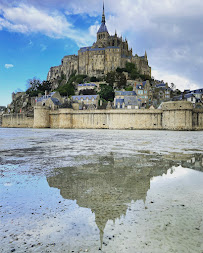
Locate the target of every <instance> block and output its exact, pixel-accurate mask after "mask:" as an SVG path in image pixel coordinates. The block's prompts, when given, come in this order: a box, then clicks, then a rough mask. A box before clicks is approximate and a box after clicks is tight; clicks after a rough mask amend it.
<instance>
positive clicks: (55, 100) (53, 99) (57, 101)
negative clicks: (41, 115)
mask: <svg viewBox="0 0 203 253" xmlns="http://www.w3.org/2000/svg"><path fill="white" fill-rule="evenodd" d="M51 100H52V102H53V103H54V104H55V105H61V103H60V101H59V100H58V99H57V98H51Z"/></svg>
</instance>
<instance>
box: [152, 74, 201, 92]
mask: <svg viewBox="0 0 203 253" xmlns="http://www.w3.org/2000/svg"><path fill="white" fill-rule="evenodd" d="M152 76H153V77H155V79H158V80H164V81H165V82H167V83H168V84H169V86H170V84H171V83H174V84H175V85H176V88H178V89H180V90H181V91H184V90H186V89H191V90H195V89H198V87H199V85H198V84H197V83H196V82H195V81H193V80H189V79H188V78H186V77H184V76H179V75H176V74H170V73H168V72H164V71H159V70H152Z"/></svg>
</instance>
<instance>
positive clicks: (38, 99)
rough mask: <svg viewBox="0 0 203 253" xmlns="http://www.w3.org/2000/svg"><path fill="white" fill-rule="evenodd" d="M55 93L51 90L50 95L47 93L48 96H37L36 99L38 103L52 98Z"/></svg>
mask: <svg viewBox="0 0 203 253" xmlns="http://www.w3.org/2000/svg"><path fill="white" fill-rule="evenodd" d="M54 94H55V92H51V93H50V94H49V95H46V96H45V95H44V96H42V97H40V98H38V97H37V98H36V99H35V100H36V102H37V103H38V102H42V101H43V100H47V99H49V98H51V97H52V96H53V95H54Z"/></svg>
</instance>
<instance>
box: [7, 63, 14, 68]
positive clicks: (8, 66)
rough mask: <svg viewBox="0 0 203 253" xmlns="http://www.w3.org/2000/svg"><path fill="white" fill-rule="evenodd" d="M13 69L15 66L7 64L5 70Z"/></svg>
mask: <svg viewBox="0 0 203 253" xmlns="http://www.w3.org/2000/svg"><path fill="white" fill-rule="evenodd" d="M13 67H14V65H13V64H5V68H6V69H10V68H13Z"/></svg>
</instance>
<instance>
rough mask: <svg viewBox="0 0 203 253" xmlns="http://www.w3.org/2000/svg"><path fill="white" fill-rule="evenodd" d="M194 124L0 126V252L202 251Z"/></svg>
mask: <svg viewBox="0 0 203 253" xmlns="http://www.w3.org/2000/svg"><path fill="white" fill-rule="evenodd" d="M202 140H203V132H169V131H110V130H101V131H100V130H99V131H98V130H97V131H95V130H33V129H0V164H1V167H0V217H1V219H0V239H1V244H0V252H116V253H117V252H129V253H131V252H132V253H133V252H139V253H142V252H143V253H145V252H146V253H148V252H155V253H159V252H160V253H162V252H177V253H179V252H181V253H182V252H195V253H196V252H197V253H202V252H203V244H202V238H203V147H202Z"/></svg>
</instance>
